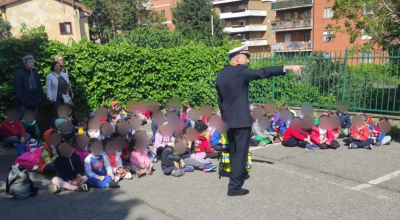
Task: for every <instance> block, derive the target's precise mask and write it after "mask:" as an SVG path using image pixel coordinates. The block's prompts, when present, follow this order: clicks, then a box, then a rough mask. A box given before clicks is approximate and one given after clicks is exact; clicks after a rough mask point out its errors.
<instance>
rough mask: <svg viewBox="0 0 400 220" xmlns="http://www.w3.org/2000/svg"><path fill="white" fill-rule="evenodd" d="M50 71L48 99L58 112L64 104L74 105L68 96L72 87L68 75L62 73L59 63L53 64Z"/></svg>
mask: <svg viewBox="0 0 400 220" xmlns="http://www.w3.org/2000/svg"><path fill="white" fill-rule="evenodd" d="M50 70H51V72H50V73H49V74H48V75H47V77H46V91H47V99H48V100H49V101H50V102H51V103H52V104H53V107H54V110H57V108H58V106H60V105H61V104H63V103H66V104H72V99H71V97H70V96H69V94H68V92H69V91H71V85H70V82H69V78H68V75H67V74H66V73H64V72H61V70H62V65H61V64H60V63H59V62H54V63H52V64H51V67H50ZM67 100H70V101H67ZM66 101H67V102H66Z"/></svg>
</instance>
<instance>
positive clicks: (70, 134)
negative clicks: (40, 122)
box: [55, 118, 75, 141]
mask: <svg viewBox="0 0 400 220" xmlns="http://www.w3.org/2000/svg"><path fill="white" fill-rule="evenodd" d="M55 126H56V128H57V129H58V132H59V133H60V135H61V137H62V138H63V139H64V141H72V140H74V138H75V131H74V127H73V125H72V123H71V122H70V121H68V120H67V119H65V118H59V119H57V121H56V123H55Z"/></svg>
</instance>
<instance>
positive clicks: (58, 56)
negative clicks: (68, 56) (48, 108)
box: [56, 55, 74, 98]
mask: <svg viewBox="0 0 400 220" xmlns="http://www.w3.org/2000/svg"><path fill="white" fill-rule="evenodd" d="M56 62H59V63H60V64H61V66H62V69H61V72H63V73H65V74H67V76H68V79H70V76H71V75H70V73H69V72H68V70H67V68H65V66H64V57H63V56H62V55H57V56H56ZM70 85H71V81H70ZM68 93H69V95H70V96H71V98H74V92H73V91H72V86H71V90H70V91H69V92H68Z"/></svg>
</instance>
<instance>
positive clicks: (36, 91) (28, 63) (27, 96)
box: [14, 55, 43, 116]
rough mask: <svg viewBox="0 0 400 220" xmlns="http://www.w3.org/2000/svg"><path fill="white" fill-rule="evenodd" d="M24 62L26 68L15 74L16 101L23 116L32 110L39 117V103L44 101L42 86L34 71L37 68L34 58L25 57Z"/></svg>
mask: <svg viewBox="0 0 400 220" xmlns="http://www.w3.org/2000/svg"><path fill="white" fill-rule="evenodd" d="M22 61H23V62H24V65H25V66H24V67H22V68H21V69H19V70H17V71H16V72H15V74H14V92H15V100H16V102H17V104H18V109H19V111H20V113H21V116H22V115H23V114H24V112H25V110H26V109H31V110H32V111H34V112H35V114H36V116H37V114H38V106H39V101H40V100H42V99H43V89H42V85H41V84H40V78H39V75H38V73H37V72H36V70H34V69H33V68H34V66H35V61H34V59H33V57H32V56H30V55H28V56H25V57H24V58H23V59H22Z"/></svg>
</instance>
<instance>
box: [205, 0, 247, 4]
mask: <svg viewBox="0 0 400 220" xmlns="http://www.w3.org/2000/svg"><path fill="white" fill-rule="evenodd" d="M211 1H212V3H213V5H219V4H225V3H231V2H240V1H243V0H211Z"/></svg>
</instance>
